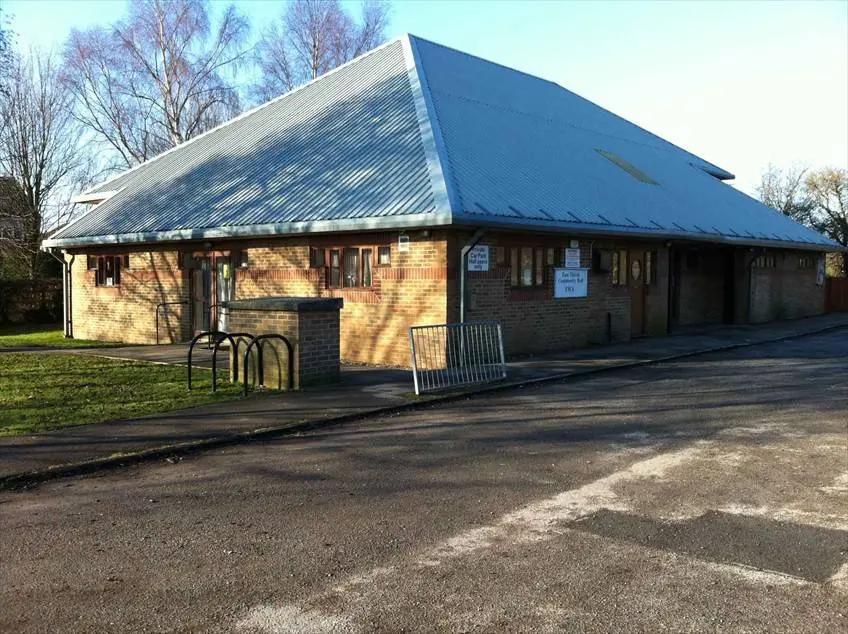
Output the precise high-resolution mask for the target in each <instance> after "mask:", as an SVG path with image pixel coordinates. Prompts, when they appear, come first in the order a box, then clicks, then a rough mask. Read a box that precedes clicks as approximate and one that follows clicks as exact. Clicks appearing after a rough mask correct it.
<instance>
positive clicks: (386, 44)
mask: <svg viewBox="0 0 848 634" xmlns="http://www.w3.org/2000/svg"><path fill="white" fill-rule="evenodd" d="M398 41H401V42H403V41H405V36H404V35H401V36H398V37H395V38H392V39H391V40H389V41H388V42H384V43H383V44H381V45H380V46H378V47H376V48H372V49H371V50H370V51H366V52H365V53H363V54H362V55H359V56H358V57H354V58H353V59H352V60H349V61H347V62H345V63H344V64H341V65H339V66H336V67H335V68H333V69H331V70H328V71H327V72H326V73H324V74H323V75H319V76H318V77H316V78H315V79H311V80H310V81H308V82H306V83H305V84H302V85H300V86H298V87H297V88H293V89H292V90H289V91H288V92H286V93H283V94H282V95H280V96H278V97H274V98H273V99H271V100H269V101H266V102H265V103H262V104H259V105H258V106H256V107H254V108H251V109H250V110H247V111H245V112H242V113H241V114H240V115H237V116H235V117H233V118H232V119H228V120H227V121H224V122H223V123H221V124H219V125H217V126H215V127H214V128H211V129H209V130H207V131H206V132H202V133H201V134H198V135H197V136H195V137H192V138H190V139H189V140H188V141H184V142H182V143H180V144H179V145H175V146H174V147H172V148H169V149H167V150H165V151H164V152H161V153H159V154H157V155H156V156H154V157H152V158H149V159H147V160H146V161H144V162H143V163H139V164H138V165H133V166H132V167H130V168H129V169H126V170H124V171H123V172H119V173H118V174H113V175H112V176H110V177H109V178H107V179H106V180H104V181H102V182H101V183H99V184H98V185H95V186H94V187H91V188H89V189H88V190H86V191H85V192H84V193H83V194H82V195H83V196H84V195H86V194H89V193H91V192H95V191H96V190H97V189H99V188H100V187H103V186H104V185H108V184H109V183H111V182H112V181H114V180H116V179H118V178H121V177H122V176H126V175H127V174H129V173H130V172H134V171H136V170H138V169H140V168H142V167H144V166H145V165H150V164H151V163H153V162H154V161H156V160H158V159H160V158H162V157H163V156H167V155H168V154H171V153H172V152H176V151H177V150H179V149H181V148H184V147H186V146H187V145H189V144H191V143H194V142H195V141H198V140H199V139H202V138H203V137H205V136H207V135H209V134H213V133H214V132H217V131H218V130H220V129H221V128H225V127H227V126H228V125H230V124H232V123H235V122H236V121H241V120H242V119H245V118H247V117H249V116H250V115H252V114H253V113H255V112H258V111H260V110H262V109H263V108H265V107H267V106H270V105H272V104H275V103H277V102H278V101H282V100H283V99H285V98H286V97H288V96H290V95H293V94H295V93H297V92H300V91H301V90H304V89H305V88H308V87H309V86H311V85H312V84H314V83H315V82H317V81H320V80H322V79H323V78H324V77H327V76H329V75H332V74H333V73H337V72H339V71H340V70H342V69H343V68H347V67H348V66H351V65H352V64H355V63H356V62H358V61H359V60H360V59H362V58H364V57H368V56H369V55H371V54H372V53H376V52H377V51H381V50H383V49H384V48H388V47H389V46H391V45H392V44H394V43H395V42H398Z"/></svg>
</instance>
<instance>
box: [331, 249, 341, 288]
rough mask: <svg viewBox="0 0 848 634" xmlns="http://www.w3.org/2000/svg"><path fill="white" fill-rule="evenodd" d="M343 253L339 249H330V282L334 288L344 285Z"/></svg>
mask: <svg viewBox="0 0 848 634" xmlns="http://www.w3.org/2000/svg"><path fill="white" fill-rule="evenodd" d="M341 265H342V255H341V251H339V250H338V249H331V250H330V279H329V283H330V286H331V287H332V288H338V287H339V286H341V285H342V267H341Z"/></svg>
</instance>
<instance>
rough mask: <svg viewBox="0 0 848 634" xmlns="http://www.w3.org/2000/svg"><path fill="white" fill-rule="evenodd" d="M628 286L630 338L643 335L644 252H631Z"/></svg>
mask: <svg viewBox="0 0 848 634" xmlns="http://www.w3.org/2000/svg"><path fill="white" fill-rule="evenodd" d="M628 259H629V260H630V271H629V272H628V276H627V277H628V280H629V282H628V285H629V287H630V336H631V337H641V336H642V335H644V334H645V252H644V251H631V252H630V256H629V258H628Z"/></svg>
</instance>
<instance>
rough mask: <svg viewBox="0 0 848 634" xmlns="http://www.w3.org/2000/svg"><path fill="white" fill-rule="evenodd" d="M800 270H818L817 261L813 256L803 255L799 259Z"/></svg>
mask: <svg viewBox="0 0 848 634" xmlns="http://www.w3.org/2000/svg"><path fill="white" fill-rule="evenodd" d="M798 268H799V269H814V268H816V260H815V258H813V257H812V256H809V255H802V256H801V257H799V258H798Z"/></svg>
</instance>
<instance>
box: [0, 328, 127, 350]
mask: <svg viewBox="0 0 848 634" xmlns="http://www.w3.org/2000/svg"><path fill="white" fill-rule="evenodd" d="M114 345H120V344H110V343H108V342H105V341H87V340H85V339H65V336H64V334H63V333H62V329H61V328H57V327H56V326H54V325H47V326H45V325H17V326H0V348H94V347H103V346H114Z"/></svg>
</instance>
